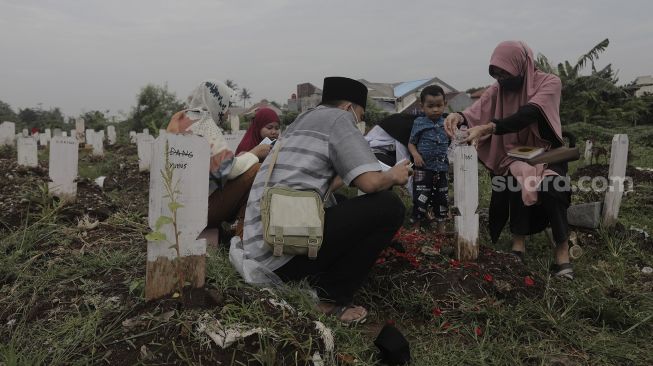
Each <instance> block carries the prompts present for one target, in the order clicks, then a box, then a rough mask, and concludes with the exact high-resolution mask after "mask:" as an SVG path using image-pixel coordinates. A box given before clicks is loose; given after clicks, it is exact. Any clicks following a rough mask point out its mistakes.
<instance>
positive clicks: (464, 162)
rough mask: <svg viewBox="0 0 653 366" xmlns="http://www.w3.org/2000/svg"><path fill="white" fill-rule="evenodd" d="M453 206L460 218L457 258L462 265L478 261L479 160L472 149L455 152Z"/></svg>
mask: <svg viewBox="0 0 653 366" xmlns="http://www.w3.org/2000/svg"><path fill="white" fill-rule="evenodd" d="M453 174H454V183H453V184H454V190H453V192H454V205H455V207H456V209H457V216H456V217H455V219H454V223H455V226H456V232H457V234H458V236H457V240H456V241H457V243H456V257H457V258H458V260H461V261H470V260H475V259H476V258H477V257H478V227H479V224H478V220H479V219H478V213H476V209H477V208H478V160H477V155H476V149H475V148H474V147H473V146H458V147H456V149H455V151H454V168H453Z"/></svg>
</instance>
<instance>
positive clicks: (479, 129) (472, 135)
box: [465, 122, 494, 147]
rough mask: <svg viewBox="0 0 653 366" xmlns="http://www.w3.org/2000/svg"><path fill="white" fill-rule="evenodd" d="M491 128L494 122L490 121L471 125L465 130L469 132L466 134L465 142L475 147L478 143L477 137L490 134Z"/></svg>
mask: <svg viewBox="0 0 653 366" xmlns="http://www.w3.org/2000/svg"><path fill="white" fill-rule="evenodd" d="M493 130H494V123H492V122H490V123H488V124H485V125H480V126H475V127H472V128H470V129H468V130H467V133H469V135H467V138H466V139H465V142H467V143H469V144H471V145H472V146H474V147H476V145H478V141H479V139H481V138H483V137H484V136H487V135H490V134H492V131H493Z"/></svg>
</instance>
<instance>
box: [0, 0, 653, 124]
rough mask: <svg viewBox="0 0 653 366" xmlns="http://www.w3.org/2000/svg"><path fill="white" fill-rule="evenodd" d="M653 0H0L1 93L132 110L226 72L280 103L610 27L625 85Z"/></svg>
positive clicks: (457, 70) (573, 51)
mask: <svg viewBox="0 0 653 366" xmlns="http://www.w3.org/2000/svg"><path fill="white" fill-rule="evenodd" d="M652 10H653V1H650V0H625V1H614V0H611V1H558V0H549V1H516V0H515V1H513V0H494V1H462V0H461V1H427V0H424V1H409V0H406V1H399V0H395V1H385V0H377V1H356V0H347V1H340V0H338V1H299V0H257V1H253V0H234V1H218V0H205V1H204V0H202V1H199V0H198V1H193V0H187V1H163V0H132V1H122V0H117V1H106V0H105V1H94V0H76V1H74V0H56V1H55V0H53V1H31V0H17V1H13V0H0V100H2V101H4V102H7V103H9V104H10V105H11V106H12V107H13V108H14V109H15V110H16V109H18V108H25V107H35V106H37V104H38V103H42V106H43V108H49V107H60V108H62V110H63V112H64V113H65V114H66V115H75V114H78V113H80V112H82V111H89V110H95V109H97V110H102V111H104V110H106V109H109V110H111V113H112V114H113V113H116V112H117V111H119V110H123V111H125V112H128V111H129V110H130V109H131V108H132V106H134V105H135V103H136V95H137V93H138V91H139V90H140V88H141V87H143V86H144V85H146V84H147V83H155V84H159V85H162V84H164V83H167V84H168V87H169V88H170V90H172V91H174V92H175V93H176V94H177V96H178V97H180V98H185V97H186V95H187V94H188V93H189V92H190V91H191V89H192V88H193V87H194V86H195V85H196V84H198V83H199V82H200V81H201V80H202V79H204V78H217V79H220V80H225V79H233V80H235V81H236V82H237V84H238V85H239V86H240V87H246V88H248V89H250V90H251V91H252V93H253V97H254V98H253V99H254V100H255V101H258V100H260V99H261V98H268V99H271V100H276V101H278V102H281V103H282V104H283V103H284V102H285V101H286V100H287V99H288V97H289V96H290V94H291V93H292V92H293V91H294V90H295V87H296V84H298V83H301V82H312V83H314V84H315V85H318V86H321V84H322V79H323V78H324V76H330V75H343V76H349V77H353V78H365V79H368V80H370V81H376V82H395V81H407V80H414V79H423V78H429V77H432V76H437V77H439V78H441V79H442V80H444V81H445V82H447V83H449V84H451V85H452V86H454V87H455V88H457V89H459V90H464V89H467V88H470V87H474V86H480V85H486V84H489V83H490V81H491V79H490V77H489V76H488V74H487V64H488V60H489V57H490V54H491V53H492V50H493V49H494V47H495V46H496V44H497V43H498V42H499V41H502V40H508V39H515V40H524V41H526V42H527V43H528V44H529V45H530V46H531V48H533V50H534V52H535V53H536V54H537V53H538V52H541V53H543V54H545V55H546V56H547V57H548V58H549V59H550V60H552V61H554V62H556V63H557V62H559V61H562V60H567V59H569V60H572V61H574V60H576V59H577V57H578V56H579V55H581V54H583V53H585V52H587V51H588V50H589V49H590V48H591V47H592V46H594V45H595V44H596V43H598V42H599V41H601V40H603V39H604V38H609V39H610V46H609V47H608V50H607V51H606V52H605V53H603V55H602V56H601V59H600V60H599V62H598V65H600V66H602V65H605V64H607V63H612V64H613V66H614V67H615V68H617V69H618V70H619V77H620V83H626V82H629V81H632V80H633V79H634V78H635V77H636V76H639V75H648V74H653V40H652V39H653V11H652Z"/></svg>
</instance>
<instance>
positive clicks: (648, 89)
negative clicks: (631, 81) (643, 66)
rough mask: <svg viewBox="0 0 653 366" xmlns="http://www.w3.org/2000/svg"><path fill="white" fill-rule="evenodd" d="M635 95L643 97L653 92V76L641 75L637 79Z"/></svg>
mask: <svg viewBox="0 0 653 366" xmlns="http://www.w3.org/2000/svg"><path fill="white" fill-rule="evenodd" d="M635 88H636V90H635V96H636V97H641V96H643V95H644V94H653V76H651V75H646V76H639V77H637V79H635Z"/></svg>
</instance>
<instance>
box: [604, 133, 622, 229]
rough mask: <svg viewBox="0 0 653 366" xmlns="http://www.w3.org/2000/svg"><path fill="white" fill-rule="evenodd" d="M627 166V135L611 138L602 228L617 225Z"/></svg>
mask: <svg viewBox="0 0 653 366" xmlns="http://www.w3.org/2000/svg"><path fill="white" fill-rule="evenodd" d="M627 164H628V135H625V134H618V135H614V137H613V138H612V150H611V151H610V168H609V170H608V181H609V182H608V184H609V187H608V190H607V192H605V201H603V226H605V227H612V226H614V225H615V224H616V223H617V216H618V215H619V207H620V206H621V198H622V197H623V194H624V181H625V179H626V165H627Z"/></svg>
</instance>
